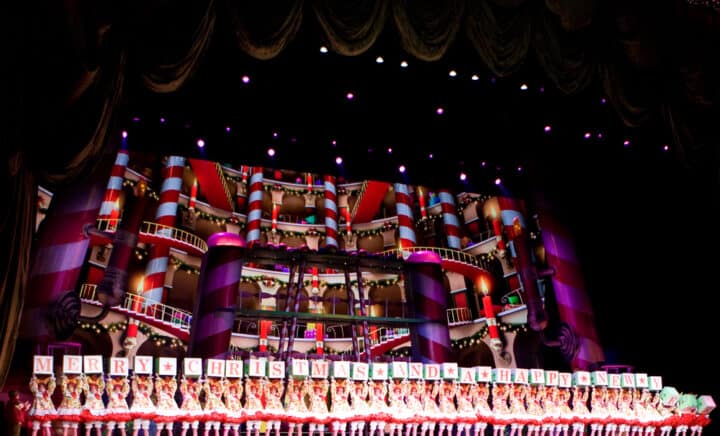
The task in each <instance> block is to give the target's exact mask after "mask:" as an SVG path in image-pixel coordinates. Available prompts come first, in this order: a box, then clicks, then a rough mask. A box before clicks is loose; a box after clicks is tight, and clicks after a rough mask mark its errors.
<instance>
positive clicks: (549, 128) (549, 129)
mask: <svg viewBox="0 0 720 436" xmlns="http://www.w3.org/2000/svg"><path fill="white" fill-rule="evenodd" d="M543 130H545V133H550V131H551V130H552V127H550V124H548V125H547V126H545V128H544V129H543Z"/></svg>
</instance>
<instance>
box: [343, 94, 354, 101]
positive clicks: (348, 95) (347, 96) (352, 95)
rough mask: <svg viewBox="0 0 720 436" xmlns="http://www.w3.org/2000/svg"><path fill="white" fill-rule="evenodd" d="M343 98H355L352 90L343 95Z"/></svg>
mask: <svg viewBox="0 0 720 436" xmlns="http://www.w3.org/2000/svg"><path fill="white" fill-rule="evenodd" d="M345 98H347V99H348V100H352V99H353V98H355V94H353V93H352V92H348V93H347V94H346V95H345Z"/></svg>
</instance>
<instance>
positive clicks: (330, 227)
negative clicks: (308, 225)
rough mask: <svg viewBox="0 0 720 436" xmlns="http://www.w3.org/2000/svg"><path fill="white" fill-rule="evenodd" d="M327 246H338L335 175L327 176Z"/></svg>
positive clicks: (325, 179) (325, 178)
mask: <svg viewBox="0 0 720 436" xmlns="http://www.w3.org/2000/svg"><path fill="white" fill-rule="evenodd" d="M324 181H325V246H326V247H333V248H338V241H337V237H338V224H337V193H336V191H335V177H333V176H325V177H324Z"/></svg>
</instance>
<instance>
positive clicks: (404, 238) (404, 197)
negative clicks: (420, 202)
mask: <svg viewBox="0 0 720 436" xmlns="http://www.w3.org/2000/svg"><path fill="white" fill-rule="evenodd" d="M394 188H395V210H396V213H397V219H398V231H399V233H400V247H401V248H410V247H414V246H415V242H416V239H415V220H414V218H413V212H412V199H411V198H410V192H409V191H408V187H407V185H405V184H403V183H395V185H394Z"/></svg>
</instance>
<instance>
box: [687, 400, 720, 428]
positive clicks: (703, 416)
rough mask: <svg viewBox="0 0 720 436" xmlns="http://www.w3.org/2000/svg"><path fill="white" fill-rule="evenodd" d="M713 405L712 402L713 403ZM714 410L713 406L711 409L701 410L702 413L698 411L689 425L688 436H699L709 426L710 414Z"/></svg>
mask: <svg viewBox="0 0 720 436" xmlns="http://www.w3.org/2000/svg"><path fill="white" fill-rule="evenodd" d="M713 404H714V401H713ZM713 409H715V406H714V405H713V407H712V408H707V409H706V410H703V411H702V412H701V411H699V410H698V412H697V413H696V414H695V417H694V419H693V421H692V423H691V424H690V431H691V433H690V436H701V435H702V432H703V428H705V427H707V426H708V425H710V412H712V411H713Z"/></svg>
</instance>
